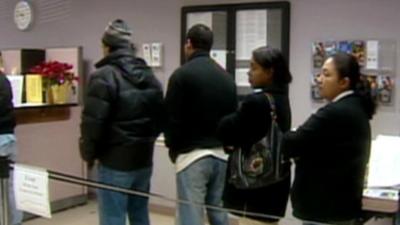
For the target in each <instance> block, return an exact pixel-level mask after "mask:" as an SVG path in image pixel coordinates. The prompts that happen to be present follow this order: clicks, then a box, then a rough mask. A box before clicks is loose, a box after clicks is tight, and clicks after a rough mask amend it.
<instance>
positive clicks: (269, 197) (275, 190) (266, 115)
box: [218, 47, 292, 225]
mask: <svg viewBox="0 0 400 225" xmlns="http://www.w3.org/2000/svg"><path fill="white" fill-rule="evenodd" d="M291 81H292V75H291V73H290V71H289V68H288V65H287V63H286V60H285V59H284V57H283V55H282V53H281V52H280V51H279V50H277V49H273V48H270V47H260V48H257V49H255V50H254V51H253V57H252V60H251V63H250V71H249V82H250V84H251V86H252V87H253V88H254V89H255V90H257V91H255V92H254V93H252V94H249V95H247V96H246V97H245V98H244V100H243V101H242V103H241V107H240V108H239V109H238V110H237V111H236V112H234V113H232V114H230V115H228V116H226V117H224V118H223V119H222V120H221V122H220V125H219V129H218V135H219V137H220V139H221V140H222V141H223V142H224V145H225V146H226V149H227V151H228V152H231V151H234V150H235V149H237V148H238V147H240V148H241V149H242V150H243V151H249V150H250V148H251V146H252V145H253V144H255V143H256V142H258V141H259V140H261V139H262V138H263V137H265V136H266V135H267V134H268V132H269V129H270V127H271V107H270V103H269V101H268V98H267V96H266V93H268V94H271V95H272V96H273V98H274V101H275V107H276V113H277V121H278V125H279V128H280V129H281V130H282V131H283V132H286V131H288V130H289V129H290V125H291V110H290V103H289V96H288V95H289V83H290V82H291ZM231 163H232V161H231V160H229V161H228V164H231ZM284 169H286V171H287V172H289V174H290V164H287V165H286V167H285V168H284ZM229 177H230V171H229V169H228V171H227V179H226V185H225V192H224V198H223V200H224V206H225V207H226V208H230V209H236V210H240V211H245V212H250V213H259V214H264V215H265V217H257V216H251V215H246V214H237V215H238V216H241V218H240V219H239V224H241V225H244V224H249V225H253V224H254V225H255V224H273V223H277V222H278V220H279V218H280V217H283V216H284V215H285V210H286V205H287V202H288V199H289V191H290V176H287V177H286V178H284V179H283V180H281V181H279V182H277V183H274V184H271V185H268V186H266V187H262V188H256V189H238V188H236V187H235V186H234V185H233V184H231V183H229Z"/></svg>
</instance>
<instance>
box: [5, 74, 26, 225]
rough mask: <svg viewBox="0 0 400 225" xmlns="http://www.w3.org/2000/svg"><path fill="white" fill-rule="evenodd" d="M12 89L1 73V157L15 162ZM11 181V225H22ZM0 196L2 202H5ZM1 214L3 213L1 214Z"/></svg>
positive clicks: (11, 180)
mask: <svg viewBox="0 0 400 225" xmlns="http://www.w3.org/2000/svg"><path fill="white" fill-rule="evenodd" d="M12 98H13V96H12V88H11V84H10V82H9V81H8V79H7V77H6V76H5V75H4V74H3V73H2V72H0V155H1V156H6V157H8V158H9V159H10V160H13V161H15V160H16V156H17V143H16V141H17V139H16V137H15V133H14V129H15V125H16V122H15V116H14V106H13V102H12ZM12 175H13V174H12V171H11V178H10V181H9V195H8V197H9V203H10V215H11V220H10V221H11V223H10V224H11V225H21V224H22V217H23V213H22V212H21V211H19V210H17V208H16V205H15V196H14V191H13V179H12ZM1 198H2V197H1V196H0V202H2V201H3V199H1ZM0 213H1V212H0Z"/></svg>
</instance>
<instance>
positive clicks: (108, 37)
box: [102, 19, 132, 48]
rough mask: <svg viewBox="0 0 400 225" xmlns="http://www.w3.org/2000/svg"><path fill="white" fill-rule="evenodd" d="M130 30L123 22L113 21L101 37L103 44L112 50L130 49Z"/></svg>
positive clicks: (119, 20)
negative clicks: (112, 48)
mask: <svg viewBox="0 0 400 225" xmlns="http://www.w3.org/2000/svg"><path fill="white" fill-rule="evenodd" d="M131 35H132V30H131V29H130V28H129V27H128V25H127V24H126V23H125V21H123V20H121V19H117V20H114V21H112V22H110V23H109V24H108V26H107V27H106V30H105V32H104V35H103V39H102V41H103V43H104V44H105V45H107V46H110V47H114V48H122V47H128V48H129V47H130V45H131Z"/></svg>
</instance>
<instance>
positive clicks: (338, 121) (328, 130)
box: [282, 53, 375, 225]
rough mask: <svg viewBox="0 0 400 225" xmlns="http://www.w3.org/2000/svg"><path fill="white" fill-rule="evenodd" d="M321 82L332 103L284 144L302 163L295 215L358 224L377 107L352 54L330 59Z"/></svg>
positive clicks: (294, 194) (298, 163)
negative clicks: (372, 125) (372, 122)
mask: <svg viewBox="0 0 400 225" xmlns="http://www.w3.org/2000/svg"><path fill="white" fill-rule="evenodd" d="M318 82H319V87H320V93H321V96H322V97H324V98H325V99H326V100H328V104H327V105H326V106H324V107H322V108H320V109H319V110H318V111H317V112H316V113H315V114H313V115H312V116H311V117H310V118H309V119H308V120H307V121H306V122H305V123H304V124H303V125H301V126H300V127H299V128H298V129H297V130H296V131H293V132H288V133H287V134H285V135H284V137H283V142H282V148H283V151H284V152H286V154H287V155H288V156H290V157H292V158H295V159H296V173H295V177H294V183H293V187H292V193H291V200H292V206H293V214H294V215H295V216H296V217H297V218H299V219H302V220H304V221H306V222H305V224H310V223H311V224H313V222H311V221H316V222H323V223H328V224H340V225H350V224H355V223H356V220H357V217H359V216H360V212H361V209H362V193H363V188H364V177H365V171H366V165H367V162H368V159H369V152H370V145H371V128H370V124H369V120H370V119H371V118H372V116H373V115H374V113H375V102H374V101H373V100H372V97H371V94H370V89H369V86H368V84H366V83H365V82H366V81H364V80H363V79H362V78H361V74H360V67H359V65H358V62H357V59H356V58H355V57H354V56H352V55H349V54H345V53H338V54H336V55H333V56H332V57H330V58H328V59H327V60H326V61H325V63H324V65H323V67H322V73H321V76H320V77H319V78H318Z"/></svg>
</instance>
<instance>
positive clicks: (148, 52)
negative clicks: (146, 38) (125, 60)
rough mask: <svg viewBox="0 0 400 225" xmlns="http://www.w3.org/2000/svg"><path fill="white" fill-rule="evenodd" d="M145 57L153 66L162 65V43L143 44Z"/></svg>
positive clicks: (148, 63)
mask: <svg viewBox="0 0 400 225" xmlns="http://www.w3.org/2000/svg"><path fill="white" fill-rule="evenodd" d="M142 49H143V58H144V60H145V61H146V63H147V65H149V66H153V67H160V66H162V44H161V43H145V44H143V45H142Z"/></svg>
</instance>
